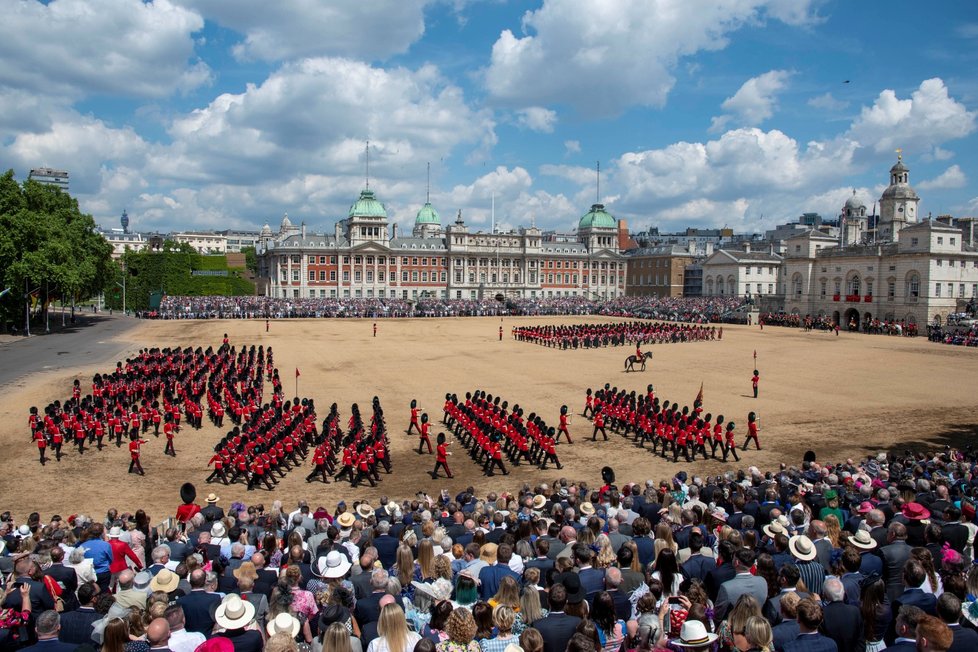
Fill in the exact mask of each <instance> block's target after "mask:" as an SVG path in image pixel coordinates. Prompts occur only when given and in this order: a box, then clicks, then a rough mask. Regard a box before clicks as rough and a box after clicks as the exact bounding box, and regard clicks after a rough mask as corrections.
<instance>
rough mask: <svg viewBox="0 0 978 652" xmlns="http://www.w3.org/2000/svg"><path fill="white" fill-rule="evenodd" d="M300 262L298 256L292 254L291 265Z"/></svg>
mask: <svg viewBox="0 0 978 652" xmlns="http://www.w3.org/2000/svg"><path fill="white" fill-rule="evenodd" d="M301 262H302V259H301V258H300V257H299V256H292V264H293V265H298V264H299V263H301Z"/></svg>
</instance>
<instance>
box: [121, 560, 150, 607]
mask: <svg viewBox="0 0 978 652" xmlns="http://www.w3.org/2000/svg"><path fill="white" fill-rule="evenodd" d="M118 581H119V588H118V591H117V592H116V594H115V602H116V604H118V605H119V606H122V607H125V608H126V609H129V608H130V607H139V608H140V609H145V608H146V597H147V593H146V591H145V590H143V591H141V590H139V589H136V588H133V584H134V583H135V581H136V574H135V573H133V572H132V571H131V570H130V569H128V568H127V569H126V570H124V571H122V572H121V573H119V578H118Z"/></svg>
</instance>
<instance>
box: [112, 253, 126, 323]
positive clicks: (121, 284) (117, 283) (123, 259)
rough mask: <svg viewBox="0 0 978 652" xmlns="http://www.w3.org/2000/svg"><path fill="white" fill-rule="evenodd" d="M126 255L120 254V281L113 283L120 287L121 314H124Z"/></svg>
mask: <svg viewBox="0 0 978 652" xmlns="http://www.w3.org/2000/svg"><path fill="white" fill-rule="evenodd" d="M126 276H127V272H126V257H125V254H123V256H122V283H120V282H119V281H116V282H115V284H116V285H118V286H120V287H121V288H122V315H123V316H125V315H126Z"/></svg>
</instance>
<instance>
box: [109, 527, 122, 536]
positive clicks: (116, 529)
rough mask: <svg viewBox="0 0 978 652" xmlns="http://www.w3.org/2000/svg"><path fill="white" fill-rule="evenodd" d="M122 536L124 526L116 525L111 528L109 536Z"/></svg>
mask: <svg viewBox="0 0 978 652" xmlns="http://www.w3.org/2000/svg"><path fill="white" fill-rule="evenodd" d="M121 536H122V528H121V527H119V526H118V525H116V526H115V527H111V528H109V538H110V539H118V538H119V537H121Z"/></svg>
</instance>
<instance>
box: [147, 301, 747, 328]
mask: <svg viewBox="0 0 978 652" xmlns="http://www.w3.org/2000/svg"><path fill="white" fill-rule="evenodd" d="M742 304H743V300H741V299H738V298H735V297H666V298H656V297H622V298H619V299H609V300H592V299H587V298H584V297H553V298H534V297H530V298H506V299H504V300H503V301H498V300H496V299H495V298H487V299H433V298H427V297H426V298H421V299H418V300H416V301H409V300H407V299H326V298H322V299H295V298H293V299H277V298H273V297H252V296H244V297H221V296H205V297H174V296H166V297H163V300H162V301H161V303H160V307H159V308H158V309H157V310H153V311H149V312H146V313H142V314H141V316H145V317H148V318H150V319H289V318H327V317H328V318H343V317H350V318H356V317H359V318H369V319H380V318H385V317H485V316H497V315H519V316H543V315H608V316H615V317H640V318H645V319H659V320H665V321H682V322H695V323H707V322H718V321H722V320H723V316H724V315H726V314H728V313H729V312H731V311H733V310H735V309H736V308H738V307H739V306H741V305H742Z"/></svg>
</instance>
